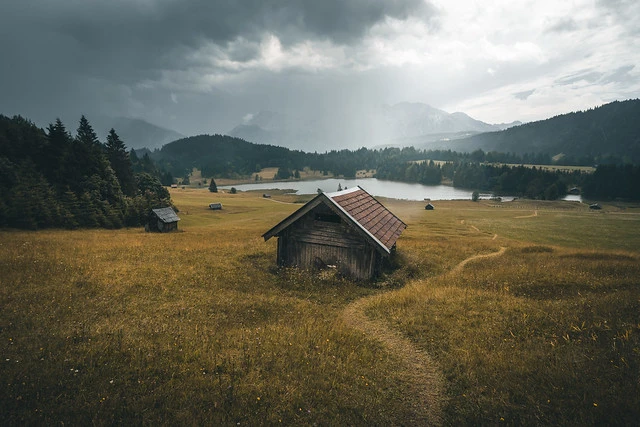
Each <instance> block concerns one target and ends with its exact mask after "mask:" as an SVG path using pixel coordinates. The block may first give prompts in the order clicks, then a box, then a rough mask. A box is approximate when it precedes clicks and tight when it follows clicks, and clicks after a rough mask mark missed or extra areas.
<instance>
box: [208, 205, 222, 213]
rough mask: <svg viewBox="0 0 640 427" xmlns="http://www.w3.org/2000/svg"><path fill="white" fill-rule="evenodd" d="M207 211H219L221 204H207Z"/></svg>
mask: <svg viewBox="0 0 640 427" xmlns="http://www.w3.org/2000/svg"><path fill="white" fill-rule="evenodd" d="M209 209H212V210H214V211H219V210H221V209H222V203H209Z"/></svg>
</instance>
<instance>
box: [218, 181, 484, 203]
mask: <svg viewBox="0 0 640 427" xmlns="http://www.w3.org/2000/svg"><path fill="white" fill-rule="evenodd" d="M338 184H339V185H340V186H341V187H342V189H343V190H344V189H345V188H351V187H355V186H356V185H359V186H360V187H362V188H363V189H365V190H366V191H367V192H368V193H370V194H371V195H373V196H380V197H389V198H394V199H406V200H424V199H431V200H458V199H467V200H470V199H471V193H472V192H471V191H470V190H463V189H460V188H454V187H451V186H448V185H422V184H409V183H406V182H397V181H383V180H380V179H376V178H361V179H335V178H328V179H318V180H313V181H286V182H263V183H255V184H239V185H226V186H221V187H219V188H220V189H224V190H229V189H230V188H231V187H235V188H236V190H239V191H249V190H261V191H262V190H264V191H267V190H273V189H278V190H292V192H293V193H295V194H316V193H317V191H318V188H320V189H321V190H322V191H325V192H327V193H330V192H333V191H338Z"/></svg>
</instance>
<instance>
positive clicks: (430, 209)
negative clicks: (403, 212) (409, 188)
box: [424, 203, 433, 211]
mask: <svg viewBox="0 0 640 427" xmlns="http://www.w3.org/2000/svg"><path fill="white" fill-rule="evenodd" d="M424 208H425V209H426V210H428V211H432V210H433V205H432V204H431V203H427V206H425V207H424Z"/></svg>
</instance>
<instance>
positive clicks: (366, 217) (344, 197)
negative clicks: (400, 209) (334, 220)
mask: <svg viewBox="0 0 640 427" xmlns="http://www.w3.org/2000/svg"><path fill="white" fill-rule="evenodd" d="M325 195H326V196H327V197H328V198H329V199H330V200H331V201H333V202H334V203H335V204H336V205H337V206H338V207H340V209H341V210H342V211H343V212H345V213H346V214H347V215H349V216H350V217H351V218H352V219H353V220H354V221H355V222H357V223H358V224H359V225H360V226H361V227H362V228H363V229H364V231H366V232H367V233H369V234H370V235H371V236H373V237H374V238H375V239H376V240H378V241H379V242H380V243H381V244H382V245H384V246H385V248H386V249H387V250H391V248H392V247H393V245H395V243H396V240H398V237H400V234H402V232H403V231H404V229H405V228H407V225H406V224H405V223H404V222H402V221H401V220H400V219H399V218H398V217H397V216H395V215H394V214H392V213H391V212H390V211H389V210H388V209H387V208H385V207H384V206H383V205H382V203H380V202H379V201H377V200H376V199H375V198H374V197H373V196H372V195H371V194H369V193H367V192H366V191H364V190H363V189H362V188H360V187H354V188H351V189H348V190H344V191H338V192H336V193H325Z"/></svg>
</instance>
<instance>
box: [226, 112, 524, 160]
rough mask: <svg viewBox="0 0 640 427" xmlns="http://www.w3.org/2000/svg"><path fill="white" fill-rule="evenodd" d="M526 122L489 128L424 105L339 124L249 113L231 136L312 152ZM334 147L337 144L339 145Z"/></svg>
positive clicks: (440, 137)
mask: <svg viewBox="0 0 640 427" xmlns="http://www.w3.org/2000/svg"><path fill="white" fill-rule="evenodd" d="M519 124H520V122H514V123H509V124H498V125H495V124H489V123H485V122H482V121H480V120H476V119H473V118H472V117H470V116H468V115H467V114H465V113H461V112H456V113H447V112H446V111H443V110H440V109H437V108H434V107H431V106H430V105H427V104H423V103H409V102H403V103H399V104H395V105H383V106H381V107H380V108H374V109H371V110H370V111H368V112H365V113H362V112H360V113H358V114H357V115H354V116H352V117H344V118H343V117H340V118H338V119H337V120H335V121H334V122H328V121H327V120H325V119H324V118H320V117H314V116H307V117H300V116H296V115H294V114H284V113H280V112H274V111H260V112H258V113H256V114H250V115H247V116H246V117H245V119H244V121H243V123H241V124H239V125H237V126H235V127H234V128H233V129H231V130H230V131H229V132H228V134H229V135H231V136H235V137H238V138H242V139H245V140H247V141H252V142H256V143H260V144H273V145H279V146H283V147H288V148H295V149H303V150H310V149H312V147H314V146H315V147H328V148H345V147H346V148H357V147H362V146H365V147H373V146H381V145H413V143H412V141H414V140H416V141H418V142H424V141H434V140H435V141H438V140H449V139H457V138H461V137H465V136H469V135H473V134H476V133H482V132H491V131H499V130H502V129H506V128H508V127H511V126H515V125H519ZM332 145H335V147H333V146H332Z"/></svg>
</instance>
